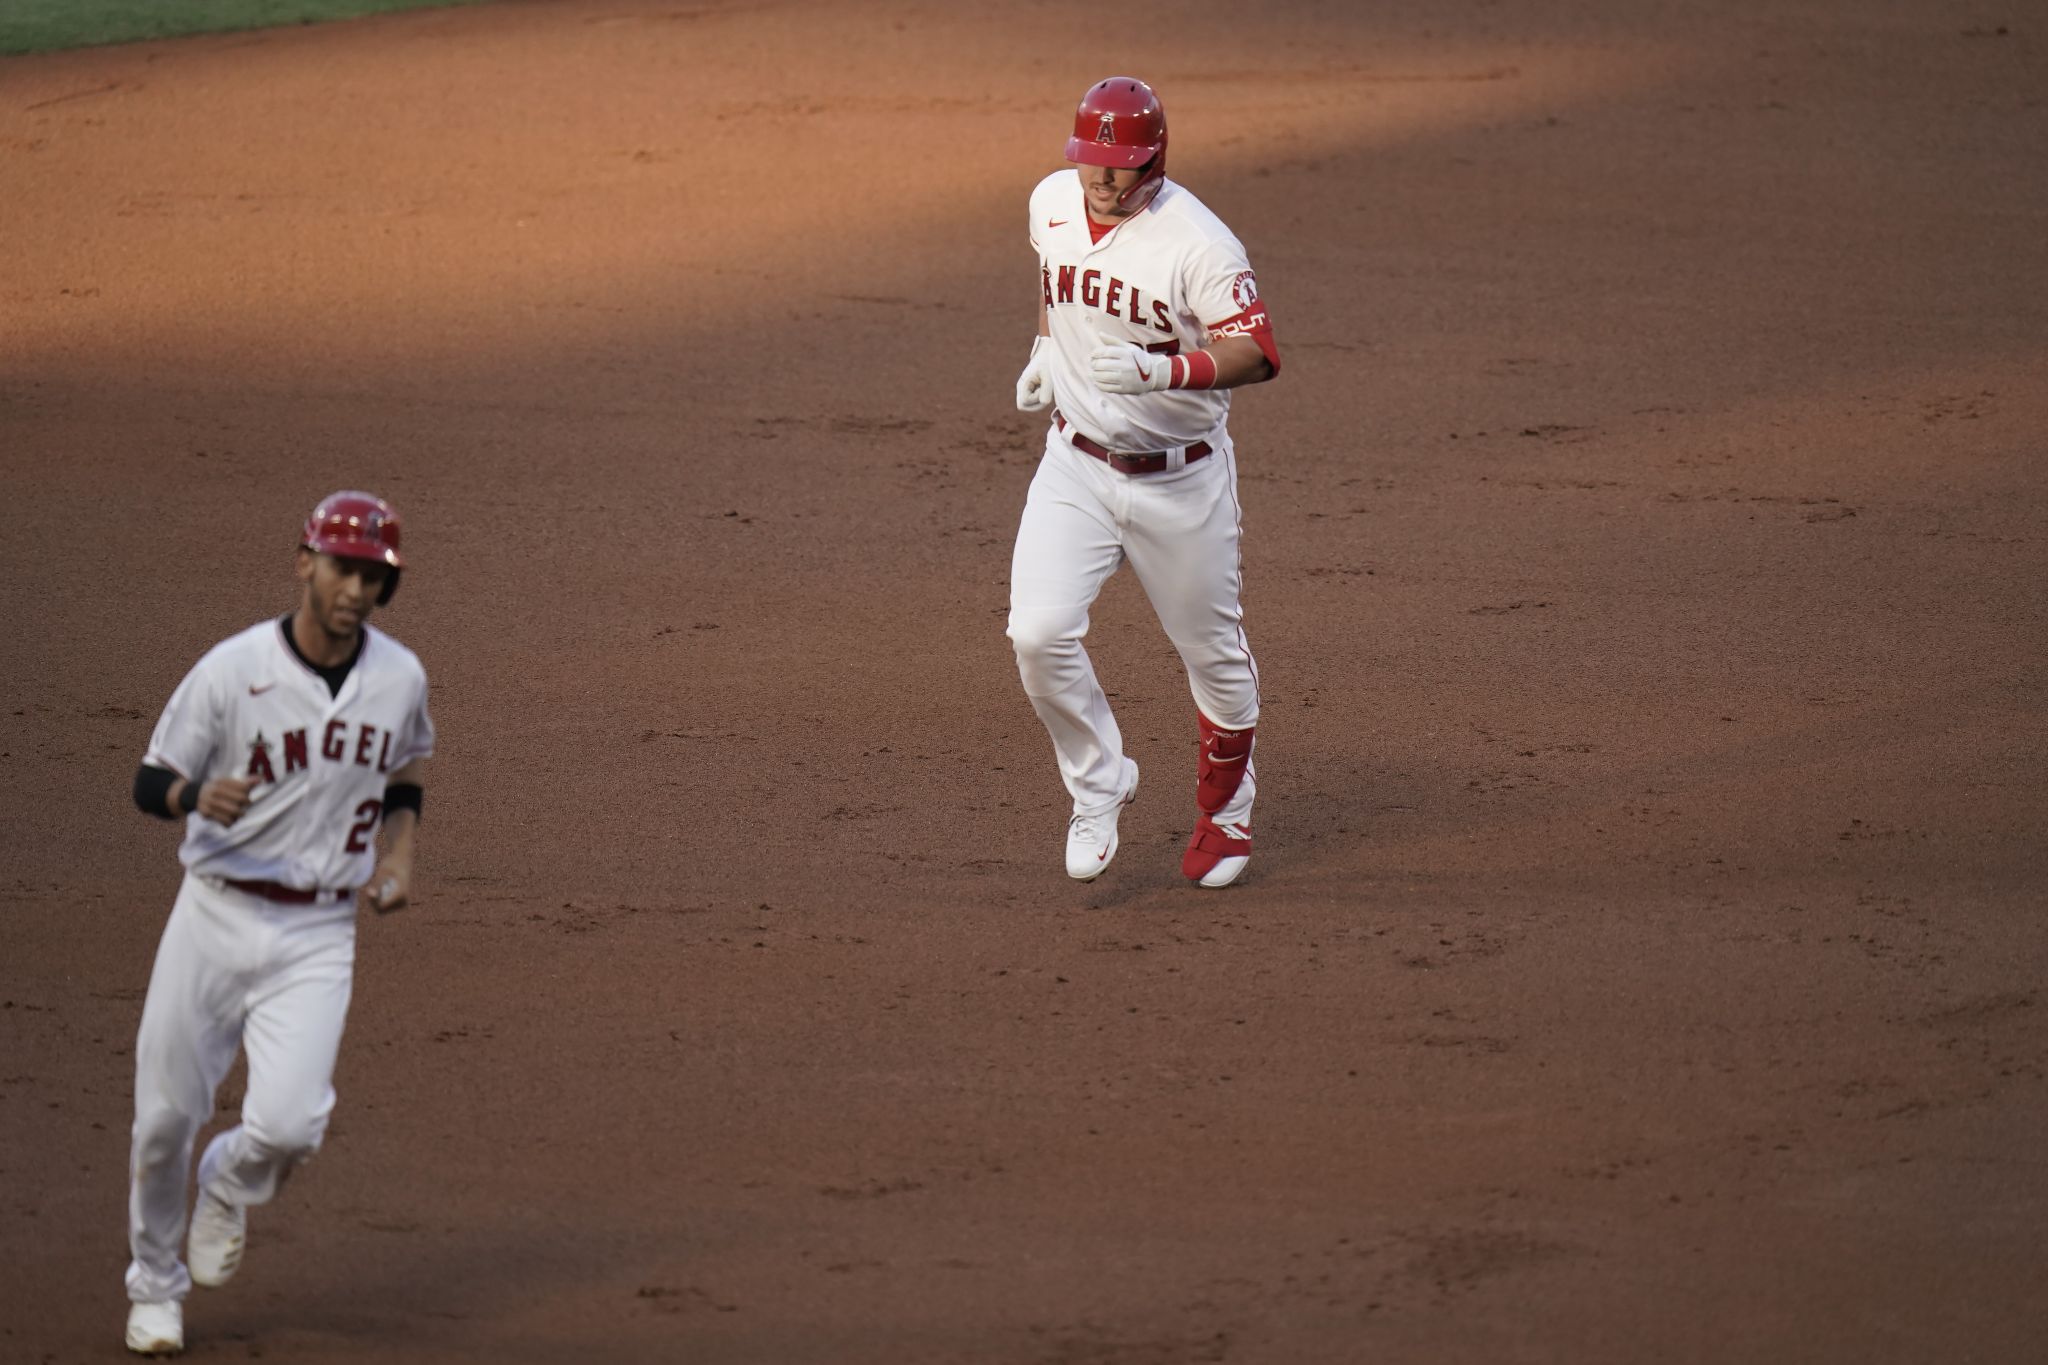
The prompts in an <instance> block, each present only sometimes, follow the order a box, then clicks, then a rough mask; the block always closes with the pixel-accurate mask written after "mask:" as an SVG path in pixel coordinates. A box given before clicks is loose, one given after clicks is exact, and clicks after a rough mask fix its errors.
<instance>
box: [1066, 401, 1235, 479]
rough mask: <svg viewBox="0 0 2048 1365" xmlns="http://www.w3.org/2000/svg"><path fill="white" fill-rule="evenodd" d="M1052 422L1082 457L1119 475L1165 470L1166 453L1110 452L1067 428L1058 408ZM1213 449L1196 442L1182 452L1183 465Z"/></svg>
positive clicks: (1096, 442)
mask: <svg viewBox="0 0 2048 1365" xmlns="http://www.w3.org/2000/svg"><path fill="white" fill-rule="evenodd" d="M1052 420H1053V421H1055V422H1057V423H1058V424H1059V428H1060V430H1061V431H1064V432H1066V433H1067V440H1068V441H1070V442H1072V443H1073V447H1074V449H1076V450H1078V451H1080V452H1081V453H1082V454H1084V455H1093V456H1094V457H1095V458H1096V459H1098V460H1100V461H1102V462H1103V463H1104V464H1106V465H1108V466H1109V467H1110V468H1111V469H1114V470H1115V471H1116V472H1117V473H1119V474H1157V473H1159V472H1160V471H1161V470H1163V469H1165V468H1166V461H1167V454H1168V452H1166V451H1163V450H1162V451H1160V452H1159V453H1157V454H1156V455H1124V454H1120V453H1119V452H1117V451H1114V450H1111V449H1110V448H1109V447H1108V446H1106V445H1104V444H1102V443H1101V442H1100V441H1094V440H1090V439H1089V438H1088V437H1086V436H1083V435H1082V434H1081V433H1080V432H1079V431H1078V430H1074V429H1071V428H1069V427H1068V425H1067V419H1066V418H1065V417H1062V416H1061V415H1060V410H1059V409H1058V408H1054V409H1053V410H1052ZM1215 448H1216V447H1214V446H1212V445H1210V444H1209V443H1208V442H1207V441H1197V442H1195V443H1194V444H1193V445H1191V446H1189V447H1188V448H1187V449H1186V451H1184V452H1183V454H1184V455H1185V457H1186V458H1185V460H1184V463H1186V464H1193V463H1194V462H1195V461H1196V460H1199V459H1201V458H1202V457H1203V456H1205V455H1207V454H1209V453H1210V452H1211V451H1213V450H1214V449H1215Z"/></svg>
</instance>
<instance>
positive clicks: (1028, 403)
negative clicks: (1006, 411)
mask: <svg viewBox="0 0 2048 1365" xmlns="http://www.w3.org/2000/svg"><path fill="white" fill-rule="evenodd" d="M1048 341H1050V338H1048V337H1036V338H1034V339H1033V340H1032V342H1031V359H1030V360H1028V361H1026V362H1025V363H1024V373H1022V374H1020V375H1018V376H1017V411H1019V412H1043V411H1045V410H1046V409H1047V408H1049V407H1051V406H1052V357H1051V355H1050V354H1048V353H1047V351H1046V345H1047V343H1048Z"/></svg>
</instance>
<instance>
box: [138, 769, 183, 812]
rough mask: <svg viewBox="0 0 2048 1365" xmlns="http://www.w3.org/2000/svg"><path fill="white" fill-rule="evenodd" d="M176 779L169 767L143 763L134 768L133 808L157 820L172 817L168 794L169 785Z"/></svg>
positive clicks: (169, 792)
mask: <svg viewBox="0 0 2048 1365" xmlns="http://www.w3.org/2000/svg"><path fill="white" fill-rule="evenodd" d="M177 780H178V775H177V774H176V773H174V772H172V771H171V770H170V769H169V768H156V767H151V766H150V765H149V764H147V763H145V764H143V765H142V766H141V767H139V768H137V769H136V770H135V808H136V809H137V810H139V811H141V812H142V813H143V814H144V815H154V816H155V817H156V818H157V819H159V820H169V819H173V818H174V817H173V816H172V814H171V806H170V795H171V786H172V784H174V783H175V782H177Z"/></svg>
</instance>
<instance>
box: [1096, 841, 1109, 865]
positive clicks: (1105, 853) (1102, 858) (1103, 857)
mask: <svg viewBox="0 0 2048 1365" xmlns="http://www.w3.org/2000/svg"><path fill="white" fill-rule="evenodd" d="M1095 861H1096V862H1098V863H1106V862H1108V861H1109V848H1108V846H1107V845H1104V847H1103V850H1102V852H1100V853H1098V854H1096V855H1095Z"/></svg>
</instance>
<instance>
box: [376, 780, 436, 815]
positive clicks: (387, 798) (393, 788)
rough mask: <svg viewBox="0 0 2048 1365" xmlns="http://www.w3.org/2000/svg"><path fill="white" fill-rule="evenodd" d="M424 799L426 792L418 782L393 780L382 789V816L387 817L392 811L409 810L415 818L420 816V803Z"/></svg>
mask: <svg viewBox="0 0 2048 1365" xmlns="http://www.w3.org/2000/svg"><path fill="white" fill-rule="evenodd" d="M425 799H426V792H425V791H424V790H422V789H421V787H420V784H419V783H417V782H393V783H392V784H391V785H390V786H388V787H386V788H385V789H384V817H385V818H386V819H389V818H390V817H391V812H393V811H398V810H409V811H411V812H412V815H413V819H415V820H417V819H419V818H420V804H421V803H422V802H423V801H424V800H425Z"/></svg>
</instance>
